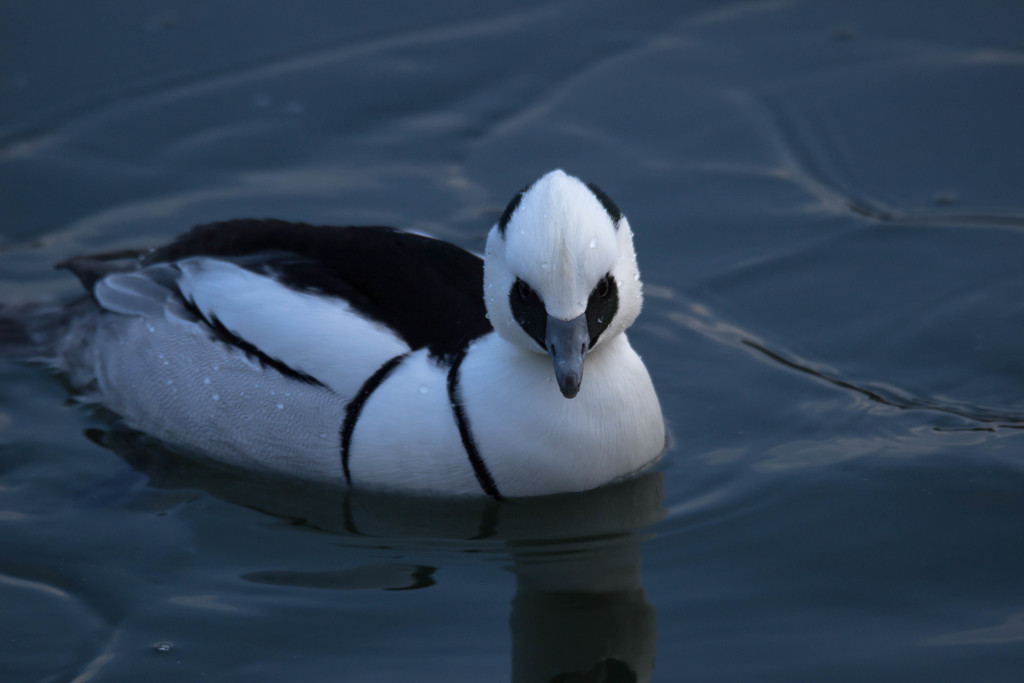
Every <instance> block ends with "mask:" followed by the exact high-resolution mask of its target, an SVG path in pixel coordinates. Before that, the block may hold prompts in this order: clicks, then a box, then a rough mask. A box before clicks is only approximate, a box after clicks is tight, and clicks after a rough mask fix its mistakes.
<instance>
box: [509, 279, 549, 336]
mask: <svg viewBox="0 0 1024 683" xmlns="http://www.w3.org/2000/svg"><path fill="white" fill-rule="evenodd" d="M508 304H509V308H511V309H512V317H513V318H515V319H516V322H517V323H519V326H520V327H522V328H523V331H524V332H526V334H528V335H530V337H531V338H532V339H533V340H534V341H535V342H537V343H538V344H539V345H540V347H541V348H542V349H543V348H546V347H545V345H544V337H545V335H546V334H547V326H548V312H547V310H545V308H544V302H543V301H541V298H540V295H538V294H537V292H535V291H534V290H533V287H531V286H530V285H528V284H526V282H524V281H523V280H520V279H518V278H517V279H516V281H515V284H513V285H512V289H510V290H509V292H508Z"/></svg>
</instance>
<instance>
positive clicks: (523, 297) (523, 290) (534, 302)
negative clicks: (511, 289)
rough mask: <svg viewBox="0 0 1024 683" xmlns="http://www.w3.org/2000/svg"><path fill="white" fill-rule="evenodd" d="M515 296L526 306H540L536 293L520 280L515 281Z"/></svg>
mask: <svg viewBox="0 0 1024 683" xmlns="http://www.w3.org/2000/svg"><path fill="white" fill-rule="evenodd" d="M516 296H517V297H519V300H520V301H522V302H523V303H524V304H527V305H528V306H539V305H540V297H539V296H537V292H535V291H533V287H531V286H530V285H528V284H526V283H525V282H523V281H522V280H516Z"/></svg>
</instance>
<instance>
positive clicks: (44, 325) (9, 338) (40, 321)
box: [0, 303, 76, 362]
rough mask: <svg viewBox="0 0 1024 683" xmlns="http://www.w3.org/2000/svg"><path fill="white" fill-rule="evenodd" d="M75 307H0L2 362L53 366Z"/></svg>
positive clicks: (15, 305) (33, 305) (55, 305)
mask: <svg viewBox="0 0 1024 683" xmlns="http://www.w3.org/2000/svg"><path fill="white" fill-rule="evenodd" d="M75 308H76V306H75V305H71V306H68V305H67V304H56V303H25V304H6V303H0V358H9V359H13V360H20V361H34V362H53V360H54V359H55V357H56V355H57V345H58V341H59V339H60V337H61V334H62V333H63V332H64V330H66V329H67V325H68V323H69V321H70V319H71V317H72V315H73V309H75Z"/></svg>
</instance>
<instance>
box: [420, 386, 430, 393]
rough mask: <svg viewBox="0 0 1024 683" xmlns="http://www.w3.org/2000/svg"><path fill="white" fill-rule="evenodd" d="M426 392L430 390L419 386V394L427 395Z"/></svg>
mask: <svg viewBox="0 0 1024 683" xmlns="http://www.w3.org/2000/svg"><path fill="white" fill-rule="evenodd" d="M428 391H430V389H428V388H427V387H426V386H421V387H420V393H421V394H425V393H427V392H428Z"/></svg>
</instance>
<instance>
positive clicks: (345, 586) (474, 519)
mask: <svg viewBox="0 0 1024 683" xmlns="http://www.w3.org/2000/svg"><path fill="white" fill-rule="evenodd" d="M92 437H93V439H94V440H96V441H98V442H100V443H102V444H103V445H104V446H107V447H109V448H112V449H113V450H114V451H115V452H117V453H118V454H119V455H120V456H121V457H122V458H124V459H125V460H127V461H128V462H129V463H130V464H132V465H133V466H134V467H135V468H136V469H139V470H142V471H143V472H145V473H146V474H147V475H148V476H149V479H150V481H149V484H150V485H151V486H155V487H158V488H162V489H179V488H190V489H195V488H200V489H202V490H203V491H205V492H206V493H209V494H210V495H212V496H215V497H217V498H220V499H222V500H225V501H228V502H230V503H233V504H237V505H242V506H245V507H248V508H252V509H256V510H259V511H261V512H263V513H266V514H269V515H273V516H275V517H279V518H284V519H288V520H290V521H292V522H293V523H295V524H297V525H299V526H300V527H303V528H313V529H317V530H320V531H324V532H326V533H329V534H332V535H334V536H336V537H337V538H338V539H340V541H341V545H342V546H344V547H345V549H346V551H348V552H354V553H359V552H362V551H361V550H360V548H361V547H362V548H365V541H366V540H377V539H379V540H380V541H381V542H384V543H386V544H387V546H388V547H389V548H390V549H393V550H397V551H399V552H401V551H402V549H403V544H405V545H406V546H407V547H408V548H410V549H415V551H416V552H415V553H414V554H415V555H416V557H417V558H422V556H423V550H424V549H426V550H427V552H428V554H429V552H430V548H431V544H432V543H434V544H437V545H438V546H439V547H442V548H443V551H444V552H445V553H450V552H451V551H452V550H453V547H454V548H455V549H456V550H462V551H463V552H466V553H473V554H482V555H483V556H484V557H486V558H487V559H494V558H495V557H496V556H497V557H498V558H502V557H504V558H507V559H508V563H507V566H508V567H510V569H511V571H512V573H513V574H514V575H515V580H516V590H515V595H514V597H513V599H512V604H511V611H510V618H509V624H510V628H511V635H512V653H511V655H512V656H511V660H512V672H511V680H512V681H516V682H526V681H529V682H531V683H532V682H535V681H545V682H547V681H551V682H555V681H557V682H565V683H569V682H573V683H575V682H581V683H582V682H584V681H586V682H590V681H595V682H596V681H607V682H618V681H647V680H650V678H651V676H652V673H653V668H654V657H655V647H656V634H657V624H656V612H655V609H654V607H653V606H652V605H651V604H650V603H649V602H648V601H647V598H646V594H645V592H644V589H643V585H642V577H641V571H640V563H641V552H640V542H641V540H642V533H643V531H642V530H643V528H644V527H646V526H648V525H650V524H652V523H654V522H656V521H657V520H659V519H660V518H661V517H662V516H663V515H664V513H665V510H664V508H663V507H662V498H663V485H662V482H663V475H662V474H661V473H660V472H657V471H653V472H648V473H646V474H644V475H642V476H640V477H637V478H635V479H631V480H627V481H624V482H620V483H618V484H614V485H610V486H606V487H602V488H599V489H596V490H592V491H588V492H585V493H579V494H565V495H555V496H545V497H541V498H533V499H520V500H517V501H515V502H512V503H497V502H495V501H493V500H489V499H482V498H472V499H451V498H449V499H432V498H417V497H410V496H407V495H399V494H389V493H381V492H369V491H360V490H350V489H338V488H331V487H311V486H310V485H309V484H307V483H297V482H292V481H281V480H262V479H254V478H253V477H252V475H250V474H242V473H236V472H229V471H223V470H219V469H213V468H209V467H207V466H205V465H200V464H197V463H194V462H193V461H190V460H188V459H186V458H182V457H181V456H178V455H175V454H172V453H170V452H168V451H167V450H165V449H163V448H162V447H160V446H157V445H154V444H153V443H152V442H151V441H150V440H148V439H146V438H145V437H141V436H140V435H137V434H136V433H134V432H126V431H120V430H112V431H103V432H101V431H95V432H93V433H92ZM345 539H349V540H350V541H351V542H350V543H346V542H345ZM453 544H454V546H453ZM375 545H376V544H375ZM411 554H412V553H411ZM268 561H269V560H268ZM493 566H494V564H493V563H492V562H488V567H493ZM349 567H350V568H347V569H344V570H339V571H310V572H304V571H293V570H282V569H279V568H275V567H268V568H267V569H265V570H260V571H254V572H248V573H245V574H244V575H243V576H242V578H243V579H245V580H247V581H250V582H253V583H261V584H269V585H274V586H293V587H300V588H319V589H332V590H360V589H362V590H366V589H382V590H415V589H422V588H429V587H431V586H434V585H436V584H442V583H443V582H444V581H445V569H444V566H443V565H442V566H439V567H435V566H427V565H424V564H413V563H410V564H402V563H388V564H380V563H379V562H368V563H365V564H362V565H360V566H358V567H356V568H351V565H349Z"/></svg>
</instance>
